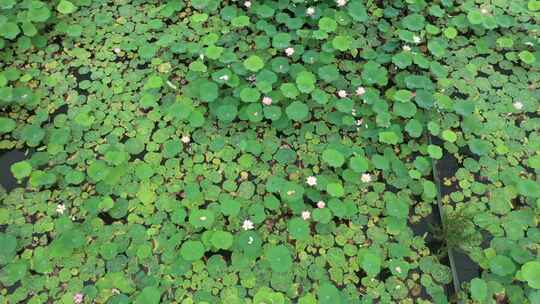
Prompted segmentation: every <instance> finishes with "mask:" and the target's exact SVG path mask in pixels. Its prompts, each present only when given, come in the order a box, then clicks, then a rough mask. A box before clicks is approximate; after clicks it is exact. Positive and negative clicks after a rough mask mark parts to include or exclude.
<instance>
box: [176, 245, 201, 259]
mask: <svg viewBox="0 0 540 304" xmlns="http://www.w3.org/2000/svg"><path fill="white" fill-rule="evenodd" d="M205 251H206V250H205V248H204V245H203V243H201V242H200V241H186V242H184V243H183V244H182V246H181V247H180V255H182V258H183V259H185V260H186V261H196V260H198V259H200V258H202V257H203V255H204V252H205Z"/></svg>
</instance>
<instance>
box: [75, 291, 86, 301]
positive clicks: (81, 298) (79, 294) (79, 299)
mask: <svg viewBox="0 0 540 304" xmlns="http://www.w3.org/2000/svg"><path fill="white" fill-rule="evenodd" d="M83 300H84V295H83V294H82V293H80V292H77V293H76V294H75V295H74V296H73V302H75V303H76V304H81V303H82V302H83Z"/></svg>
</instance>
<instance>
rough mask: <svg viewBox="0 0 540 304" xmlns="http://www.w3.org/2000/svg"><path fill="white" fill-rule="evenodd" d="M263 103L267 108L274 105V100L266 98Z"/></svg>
mask: <svg viewBox="0 0 540 304" xmlns="http://www.w3.org/2000/svg"><path fill="white" fill-rule="evenodd" d="M262 103H263V105H265V106H269V105H272V98H270V97H268V96H264V97H263V99H262Z"/></svg>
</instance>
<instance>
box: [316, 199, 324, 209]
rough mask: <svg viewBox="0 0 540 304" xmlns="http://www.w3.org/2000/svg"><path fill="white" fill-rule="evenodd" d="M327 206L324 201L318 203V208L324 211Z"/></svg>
mask: <svg viewBox="0 0 540 304" xmlns="http://www.w3.org/2000/svg"><path fill="white" fill-rule="evenodd" d="M325 206H326V204H325V203H324V202H323V201H318V202H317V208H319V209H322V208H324V207H325Z"/></svg>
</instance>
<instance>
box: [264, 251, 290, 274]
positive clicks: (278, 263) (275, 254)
mask: <svg viewBox="0 0 540 304" xmlns="http://www.w3.org/2000/svg"><path fill="white" fill-rule="evenodd" d="M265 256H266V260H267V261H268V263H270V268H271V269H272V271H275V272H278V273H284V272H287V271H289V269H290V268H291V267H292V263H293V260H292V257H291V252H290V250H289V249H288V248H287V247H285V246H284V245H277V246H270V247H268V249H267V250H266V251H265Z"/></svg>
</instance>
